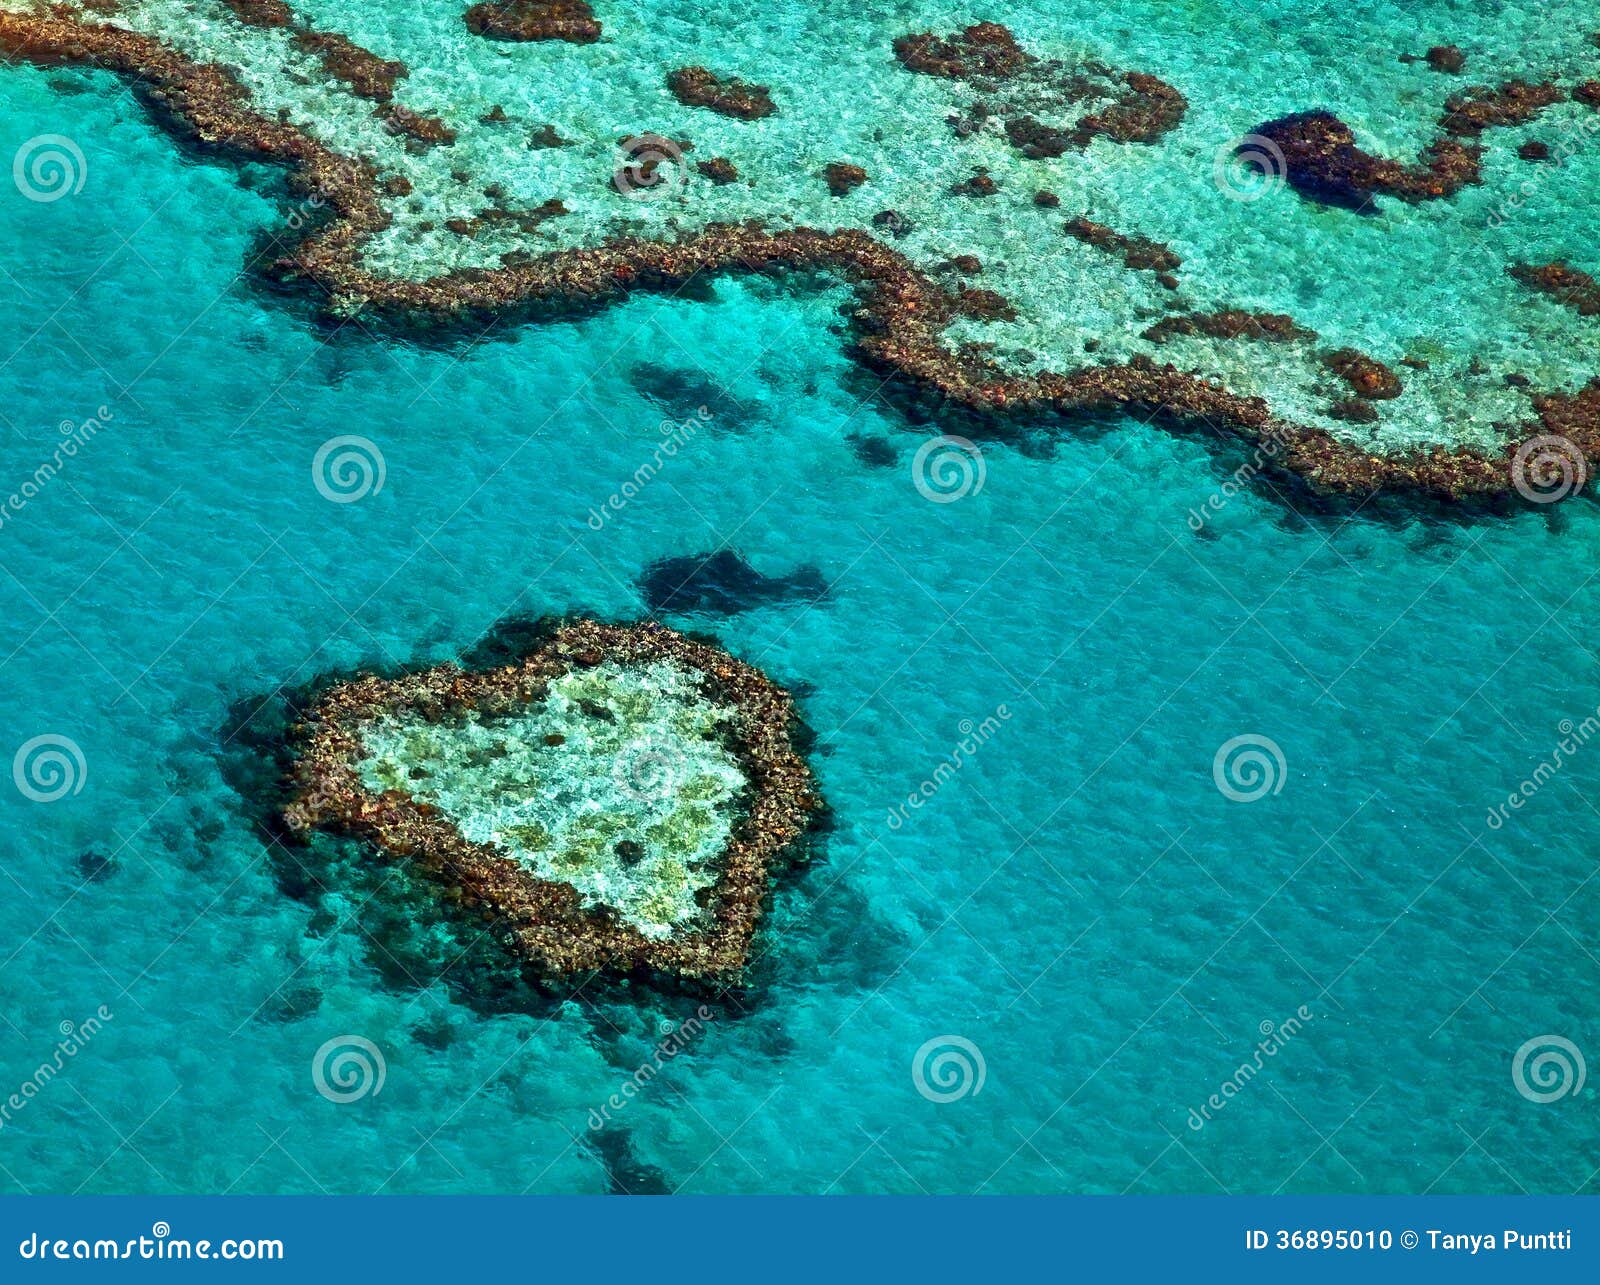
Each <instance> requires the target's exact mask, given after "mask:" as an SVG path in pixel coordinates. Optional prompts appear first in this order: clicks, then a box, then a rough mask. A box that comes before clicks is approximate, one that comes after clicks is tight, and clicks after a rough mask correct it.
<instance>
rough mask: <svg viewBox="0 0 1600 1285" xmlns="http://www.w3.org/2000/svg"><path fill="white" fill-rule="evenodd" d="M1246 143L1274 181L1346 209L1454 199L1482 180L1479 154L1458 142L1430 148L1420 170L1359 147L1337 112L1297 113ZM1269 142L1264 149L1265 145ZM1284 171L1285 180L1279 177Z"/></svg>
mask: <svg viewBox="0 0 1600 1285" xmlns="http://www.w3.org/2000/svg"><path fill="white" fill-rule="evenodd" d="M1252 135H1253V136H1252V138H1251V139H1248V140H1246V142H1245V143H1243V144H1241V148H1240V153H1239V154H1240V156H1241V158H1242V159H1243V160H1245V161H1246V163H1248V164H1249V165H1251V166H1252V167H1254V168H1255V169H1257V170H1260V171H1262V172H1263V173H1266V174H1267V175H1268V177H1283V178H1286V179H1287V180H1288V182H1289V184H1290V186H1291V187H1293V188H1294V189H1295V190H1296V191H1297V192H1299V193H1300V194H1301V195H1302V196H1306V197H1309V198H1310V199H1311V200H1314V201H1319V202H1321V203H1322V204H1325V205H1337V206H1342V207H1344V208H1346V209H1352V210H1362V209H1367V208H1370V206H1371V202H1372V198H1373V196H1375V195H1383V196H1395V197H1399V198H1400V199H1401V200H1403V201H1426V200H1433V199H1436V198H1438V197H1442V196H1450V195H1452V194H1453V193H1455V192H1457V191H1459V190H1460V189H1461V188H1462V187H1463V186H1465V185H1466V184H1468V183H1476V182H1478V181H1479V175H1480V171H1479V165H1478V157H1479V151H1478V149H1477V148H1475V147H1470V146H1468V145H1466V144H1463V143H1460V142H1457V141H1456V140H1454V139H1448V138H1440V139H1436V140H1434V141H1433V142H1432V143H1430V144H1428V146H1427V147H1425V148H1424V149H1423V151H1422V155H1421V157H1420V159H1419V161H1418V163H1417V164H1415V165H1402V164H1401V163H1400V162H1399V161H1395V160H1390V159H1388V158H1387V157H1382V156H1374V155H1372V153H1370V152H1367V151H1363V150H1362V149H1361V148H1359V147H1357V146H1356V143H1355V135H1354V134H1352V133H1351V132H1350V127H1349V126H1348V125H1346V124H1345V123H1344V122H1343V121H1342V120H1340V119H1339V118H1338V117H1337V116H1335V115H1334V114H1333V113H1332V112H1325V111H1312V112H1294V113H1292V114H1291V115H1288V116H1282V117H1279V118H1278V119H1277V120H1271V121H1267V122H1266V123H1265V124H1264V125H1258V126H1257V127H1256V128H1255V130H1253V131H1252ZM1263 139H1264V140H1265V141H1266V143H1267V144H1268V146H1267V147H1262V146H1261V145H1260V142H1259V140H1263ZM1280 166H1281V175H1280V174H1278V173H1276V172H1275V171H1277V170H1278V169H1279V167H1280Z"/></svg>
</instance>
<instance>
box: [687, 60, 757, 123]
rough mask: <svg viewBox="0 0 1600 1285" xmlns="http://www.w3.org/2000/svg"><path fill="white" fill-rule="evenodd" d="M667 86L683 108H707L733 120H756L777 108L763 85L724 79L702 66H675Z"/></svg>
mask: <svg viewBox="0 0 1600 1285" xmlns="http://www.w3.org/2000/svg"><path fill="white" fill-rule="evenodd" d="M667 88H668V89H670V90H671V91H672V96H673V97H674V98H676V99H677V100H678V101H679V102H680V103H682V104H683V105H684V106H685V107H708V108H710V109H711V110H712V111H714V112H720V113H721V114H722V115H724V116H732V117H734V118H735V119H736V120H760V119H761V118H762V117H763V116H771V115H772V114H773V113H774V112H776V111H777V110H778V108H777V105H776V104H775V103H774V102H773V101H772V94H771V92H770V91H769V90H768V89H767V87H766V86H765V85H753V84H751V83H750V82H749V81H747V80H740V79H739V78H738V77H737V76H729V77H727V78H726V79H725V78H723V77H721V76H718V75H717V74H716V73H715V72H714V71H711V70H709V69H707V68H705V67H679V68H678V69H677V70H676V71H674V72H672V73H671V74H670V75H668V77H667Z"/></svg>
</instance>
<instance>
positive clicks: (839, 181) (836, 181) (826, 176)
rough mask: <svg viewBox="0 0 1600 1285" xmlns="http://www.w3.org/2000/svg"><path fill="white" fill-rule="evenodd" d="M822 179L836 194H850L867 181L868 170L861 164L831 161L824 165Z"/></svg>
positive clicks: (829, 189)
mask: <svg viewBox="0 0 1600 1285" xmlns="http://www.w3.org/2000/svg"><path fill="white" fill-rule="evenodd" d="M822 179H823V182H825V183H827V185H828V191H830V192H832V193H833V194H834V195H835V196H849V195H850V193H851V192H854V191H855V190H856V188H858V187H860V186H861V185H862V184H863V183H865V182H866V181H867V172H866V170H864V169H862V168H861V167H860V166H859V165H851V164H848V163H847V162H844V161H831V162H829V163H828V164H827V165H824V166H823V167H822Z"/></svg>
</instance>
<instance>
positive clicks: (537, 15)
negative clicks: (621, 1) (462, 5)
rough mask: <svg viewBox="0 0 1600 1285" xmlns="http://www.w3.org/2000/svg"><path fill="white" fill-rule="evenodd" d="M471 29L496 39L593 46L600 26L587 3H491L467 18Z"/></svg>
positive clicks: (576, 0)
mask: <svg viewBox="0 0 1600 1285" xmlns="http://www.w3.org/2000/svg"><path fill="white" fill-rule="evenodd" d="M463 17H464V19H465V21H466V24H467V30H468V31H470V32H472V34H473V35H475V36H487V37H489V38H490V39H492V40H565V41H567V42H568V43H570V44H575V45H589V44H593V43H594V42H595V41H596V40H599V39H600V23H599V22H598V21H597V20H596V18H595V16H594V10H593V9H591V8H590V7H589V5H588V4H587V3H585V0H489V3H486V4H475V5H473V6H472V7H471V8H470V9H468V10H467V11H466V13H465V14H464V15H463Z"/></svg>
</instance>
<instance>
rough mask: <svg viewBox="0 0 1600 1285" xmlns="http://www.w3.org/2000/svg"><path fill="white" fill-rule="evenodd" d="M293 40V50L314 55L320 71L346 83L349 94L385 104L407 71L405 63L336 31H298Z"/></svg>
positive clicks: (392, 95)
mask: <svg viewBox="0 0 1600 1285" xmlns="http://www.w3.org/2000/svg"><path fill="white" fill-rule="evenodd" d="M293 43H294V47H295V48H296V49H299V50H302V51H304V52H305V53H313V54H316V55H317V56H318V57H319V58H320V59H321V61H322V70H323V71H325V72H327V74H328V75H330V76H332V77H333V78H334V79H335V80H342V81H343V82H344V83H345V84H346V85H348V86H350V92H351V93H352V94H357V95H359V96H360V97H362V98H370V99H372V100H373V101H375V102H380V103H387V102H388V101H389V100H390V99H391V98H393V97H394V87H395V82H396V81H398V80H400V79H401V78H402V77H404V76H406V75H408V74H409V73H408V72H407V70H406V65H405V63H403V62H399V61H396V60H394V59H387V58H380V57H378V55H377V54H375V53H373V52H372V51H371V50H370V49H363V48H362V47H361V46H360V45H358V44H356V42H355V41H353V40H351V39H350V37H348V36H341V35H340V34H339V33H338V32H336V31H301V32H298V33H297V34H296V35H295V37H294V42H293Z"/></svg>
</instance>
